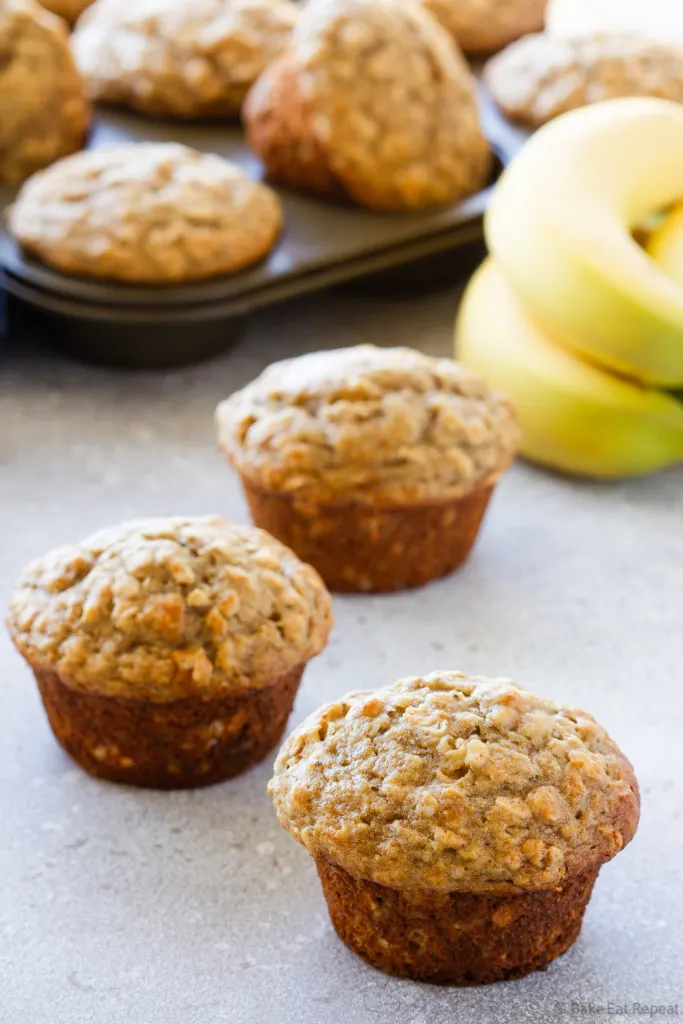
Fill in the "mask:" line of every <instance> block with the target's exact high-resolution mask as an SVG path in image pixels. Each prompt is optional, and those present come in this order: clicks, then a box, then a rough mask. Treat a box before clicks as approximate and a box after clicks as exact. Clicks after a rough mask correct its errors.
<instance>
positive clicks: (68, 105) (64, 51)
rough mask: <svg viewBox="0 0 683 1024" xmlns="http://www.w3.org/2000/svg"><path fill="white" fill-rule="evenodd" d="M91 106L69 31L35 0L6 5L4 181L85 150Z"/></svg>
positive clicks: (1, 109) (0, 65) (2, 39)
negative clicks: (73, 51) (76, 61)
mask: <svg viewBox="0 0 683 1024" xmlns="http://www.w3.org/2000/svg"><path fill="white" fill-rule="evenodd" d="M89 123H90V107H89V105H88V102H87V101H86V98H85V90H84V87H83V82H82V80H81V77H80V75H79V73H78V71H77V70H76V65H75V63H74V60H73V57H72V56H71V51H70V49H69V41H68V36H67V31H66V27H65V26H64V24H63V22H62V21H60V20H59V18H55V17H54V15H52V14H49V13H48V12H47V11H45V10H43V8H42V7H40V6H39V4H37V3H34V0H2V3H0V180H5V181H21V179H22V178H27V177H28V176H29V174H33V172H34V171H37V170H39V169H40V168H41V167H46V166H47V165H48V164H51V163H52V162H53V161H54V160H58V159H59V158H60V157H62V156H65V155H66V154H67V153H73V152H74V150H76V149H80V148H81V146H82V145H83V142H84V140H85V137H86V134H87V131H88V125H89Z"/></svg>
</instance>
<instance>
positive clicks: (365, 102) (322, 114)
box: [243, 0, 491, 210]
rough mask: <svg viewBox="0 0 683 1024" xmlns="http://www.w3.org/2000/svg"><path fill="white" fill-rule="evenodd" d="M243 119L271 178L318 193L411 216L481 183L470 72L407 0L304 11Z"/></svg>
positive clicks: (482, 143) (351, 2)
mask: <svg viewBox="0 0 683 1024" xmlns="http://www.w3.org/2000/svg"><path fill="white" fill-rule="evenodd" d="M243 119H244V122H245V127H246V130H247V135H248V138H249V142H250V145H251V147H252V149H253V150H254V152H256V153H257V155H258V156H259V157H260V158H261V160H262V161H263V163H264V164H265V167H266V169H267V171H268V173H269V175H270V176H271V177H272V178H274V179H275V180H277V181H280V182H282V183H283V184H284V185H287V186H289V187H290V188H293V189H298V190H301V191H304V192H309V193H313V194H317V195H320V196H323V197H325V198H330V199H347V200H349V201H352V202H355V203H357V204H359V205H360V206H366V207H370V208H371V209H376V210H406V209H421V208H423V207H428V206H431V205H434V204H448V203H455V202H457V201H458V200H460V199H462V198H463V197H464V196H467V195H469V194H471V193H473V192H476V191H477V190H478V189H480V188H482V187H483V186H484V185H485V184H486V183H487V182H488V179H489V174H490V170H491V154H490V151H489V146H488V143H487V142H486V140H485V138H484V136H483V135H482V132H481V128H480V126H479V120H478V115H477V106H476V99H475V83H474V79H473V77H472V74H471V72H470V70H469V68H468V66H467V64H466V63H465V61H464V59H463V58H462V56H461V55H460V54H459V53H458V52H457V51H456V48H455V47H454V46H453V45H452V43H451V40H450V39H449V38H448V35H447V33H446V32H445V31H444V30H443V29H442V28H441V27H440V26H439V25H438V24H437V23H436V21H435V20H434V19H433V18H432V17H430V15H429V14H428V13H427V12H426V11H425V10H424V8H423V7H421V6H420V5H419V4H418V3H417V2H416V0H403V2H401V3H397V2H396V0H315V2H314V3H311V4H309V5H308V6H306V7H305V8H304V10H303V11H302V13H301V16H300V18H299V21H298V22H297V25H296V28H295V29H294V32H293V34H292V37H291V42H290V45H289V47H288V49H287V51H286V53H285V54H283V55H282V57H280V58H278V59H277V60H276V61H274V62H273V63H272V64H271V65H270V66H269V67H268V68H267V69H266V71H265V72H264V74H263V75H262V76H261V78H260V79H259V80H258V82H257V83H256V85H255V86H254V88H253V89H252V91H251V92H250V93H249V96H248V97H247V101H246V103H245V107H244V111H243Z"/></svg>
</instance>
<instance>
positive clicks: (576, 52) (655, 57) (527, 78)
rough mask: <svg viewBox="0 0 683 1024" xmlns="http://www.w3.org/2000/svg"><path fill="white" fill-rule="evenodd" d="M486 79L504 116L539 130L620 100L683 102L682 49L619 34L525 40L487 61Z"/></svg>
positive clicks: (547, 36) (537, 36)
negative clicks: (566, 116) (567, 116)
mask: <svg viewBox="0 0 683 1024" xmlns="http://www.w3.org/2000/svg"><path fill="white" fill-rule="evenodd" d="M485 80H486V84H487V85H488V87H489V89H490V90H491V92H492V94H493V98H494V99H495V101H496V103H497V104H498V105H499V106H500V108H501V109H502V110H503V112H504V113H505V114H506V115H507V116H508V117H511V118H513V119H514V120H517V121H522V122H523V123H524V124H527V125H529V127H531V128H539V127H540V126H541V125H543V124H545V123H546V121H550V120H551V119H552V118H554V117H558V116H559V115H560V114H563V113H565V111H567V110H574V109H575V108H576V107H583V106H586V104H588V103H596V102H598V101H599V100H606V99H614V98H615V97H619V96H661V97H663V98H665V99H671V100H675V101H676V102H679V103H680V102H683V46H680V45H675V44H673V43H671V44H669V45H667V44H664V43H657V42H651V41H650V40H648V39H644V38H642V37H641V36H636V35H626V34H623V33H621V34H614V35H595V36H586V37H585V38H579V39H555V38H554V37H553V36H549V35H546V34H540V35H533V36H527V38H525V39H520V40H519V42H517V43H513V44H512V46H509V47H508V48H507V49H506V50H503V52H502V53H499V54H498V56H496V57H494V58H493V59H492V60H490V61H489V62H488V64H487V65H486V71H485Z"/></svg>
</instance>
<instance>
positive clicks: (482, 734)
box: [269, 672, 639, 893]
mask: <svg viewBox="0 0 683 1024" xmlns="http://www.w3.org/2000/svg"><path fill="white" fill-rule="evenodd" d="M269 792H270V794H271V796H272V798H273V801H274V803H275V807H276V810H277V814H278V818H279V820H280V823H281V825H283V826H284V828H286V829H287V830H288V831H289V832H291V834H292V835H293V836H294V838H295V839H297V840H298V841H299V842H300V843H303V845H304V846H305V847H306V849H307V850H308V852H309V853H310V854H312V855H313V856H315V857H323V858H325V859H327V860H330V861H332V862H333V863H335V864H337V865H339V866H341V867H342V868H344V869H345V870H346V871H348V872H350V873H351V874H352V875H356V876H358V877H361V878H365V879H369V880H370V881H374V882H379V883H380V884H382V885H388V886H393V887H395V888H399V889H401V888H407V889H409V888H419V889H423V888H426V889H436V890H442V891H464V892H501V893H503V892H511V891H518V890H520V889H523V890H537V889H552V888H554V887H556V886H558V885H561V884H562V881H563V879H564V878H565V876H567V875H568V874H570V873H575V872H577V871H581V870H583V869H584V868H587V867H589V866H599V865H600V864H601V863H602V862H604V861H606V860H609V859H610V858H611V857H613V856H614V855H615V854H616V853H617V852H618V851H619V850H620V849H621V848H622V847H623V846H624V845H625V844H626V843H628V842H629V840H630V839H631V838H632V837H633V834H634V832H635V829H636V825H637V822H638V813H639V797H638V787H637V783H636V779H635V776H634V774H633V769H632V768H631V765H630V764H629V762H628V761H627V760H626V758H625V757H624V756H623V754H622V753H621V752H620V751H619V749H618V748H617V746H616V745H615V744H614V742H613V741H612V740H611V739H610V737H609V736H608V735H607V733H606V732H605V730H604V729H603V728H602V727H601V726H600V725H598V724H597V722H596V721H595V720H594V719H593V718H591V716H590V715H588V714H586V712H584V711H578V710H575V709H572V708H567V707H563V706H562V705H557V704H555V703H554V702H553V701H551V700H547V699H545V698H543V697H536V696H534V694H532V693H529V692H528V691H527V690H523V689H521V688H520V687H519V686H517V685H516V684H515V683H513V682H511V681H510V680H508V679H485V678H483V677H472V678H468V677H467V676H465V675H463V674H462V673H460V672H434V673H433V674H432V675H429V676H425V677H424V678H408V679H401V680H399V681H398V682H397V683H395V684H394V685H393V686H388V687H386V688H384V689H381V690H375V691H370V690H368V691H360V692H356V693H350V694H348V695H347V696H345V697H343V698H342V699H341V700H339V701H336V702H335V703H332V704H328V705H326V706H325V707H322V708H320V709H319V710H318V711H316V712H315V713H314V714H312V715H311V716H310V717H309V718H307V719H306V721H305V722H304V723H303V724H302V725H300V726H299V728H298V729H295V731H294V732H293V733H292V734H291V735H290V736H289V738H288V739H287V741H286V742H285V744H284V745H283V747H282V749H281V750H280V753H279V755H278V758H277V761H276V763H275V774H274V776H273V778H272V780H271V782H270V785H269Z"/></svg>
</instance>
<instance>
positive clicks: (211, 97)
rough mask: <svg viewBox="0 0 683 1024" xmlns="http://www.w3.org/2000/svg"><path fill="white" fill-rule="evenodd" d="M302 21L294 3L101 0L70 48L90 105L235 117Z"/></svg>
mask: <svg viewBox="0 0 683 1024" xmlns="http://www.w3.org/2000/svg"><path fill="white" fill-rule="evenodd" d="M297 16H298V9H297V7H296V6H295V5H294V4H293V3H290V0H191V2H187V0H136V2H135V3H122V2H121V0H97V2H96V3H95V4H94V5H93V6H92V7H91V8H90V9H89V10H88V12H87V13H86V14H85V15H84V16H83V17H82V18H81V19H80V21H79V23H78V26H77V28H76V31H75V33H74V36H73V40H72V45H73V49H74V53H75V55H76V59H77V61H78V64H79V67H80V69H81V71H82V73H83V76H84V78H85V80H86V82H87V85H88V88H89V90H90V94H91V96H92V97H93V99H96V100H99V101H104V102H106V103H121V104H125V105H127V106H129V107H134V108H135V109H136V110H140V111H142V112H143V113H146V114H151V115H154V116H161V117H184V118H187V117H190V118H197V117H234V116H236V115H237V114H238V113H239V111H240V107H241V106H242V101H243V99H244V97H245V95H246V93H247V90H248V89H249V87H250V86H251V85H252V84H253V83H254V82H255V81H256V79H257V78H258V76H259V75H260V74H261V72H262V71H263V69H264V68H265V67H266V65H267V64H268V63H269V62H270V61H271V60H272V59H273V58H274V57H276V56H277V54H278V53H279V52H280V50H281V49H282V48H283V46H284V45H285V43H286V42H287V39H288V37H289V35H290V33H291V31H292V28H293V27H294V24H295V22H296V19H297Z"/></svg>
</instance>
